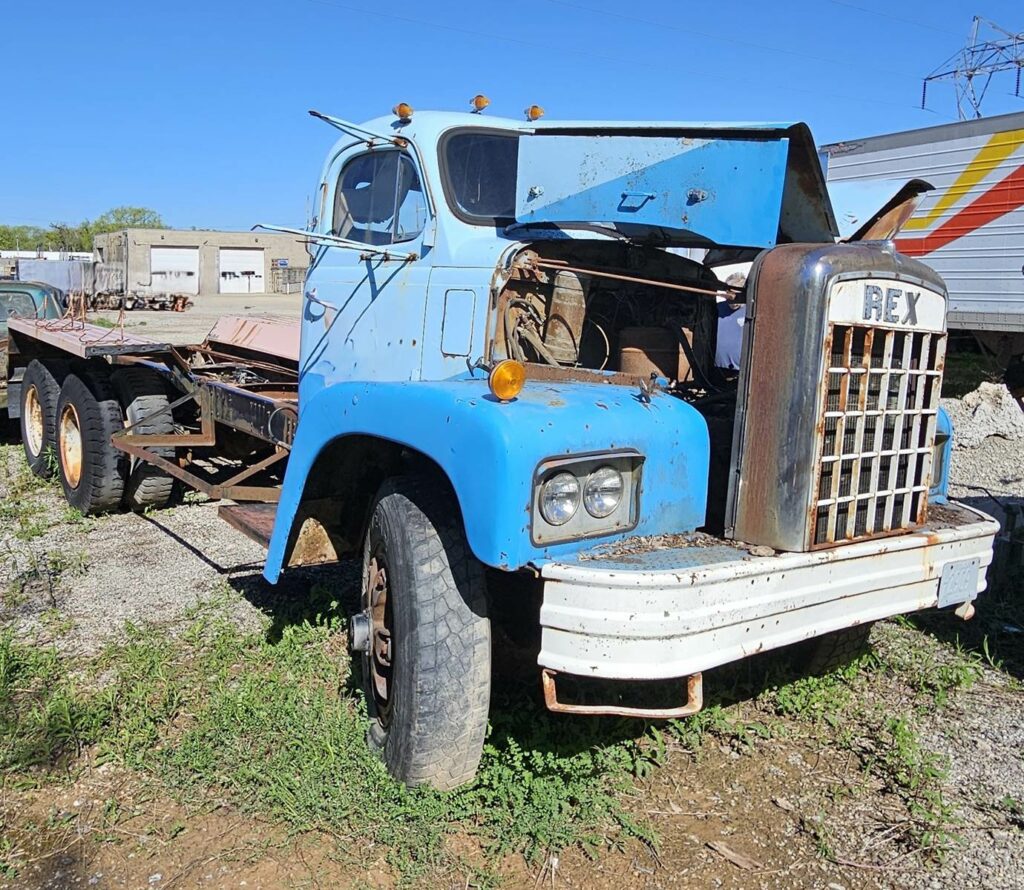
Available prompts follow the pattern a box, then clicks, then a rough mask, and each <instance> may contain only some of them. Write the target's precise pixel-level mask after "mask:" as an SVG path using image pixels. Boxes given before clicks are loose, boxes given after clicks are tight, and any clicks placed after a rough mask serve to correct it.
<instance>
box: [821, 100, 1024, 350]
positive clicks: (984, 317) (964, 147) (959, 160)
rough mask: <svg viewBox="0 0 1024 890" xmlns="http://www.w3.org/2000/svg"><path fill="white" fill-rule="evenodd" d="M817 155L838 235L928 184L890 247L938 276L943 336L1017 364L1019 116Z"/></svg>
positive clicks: (1022, 320) (1021, 223) (1022, 226)
mask: <svg viewBox="0 0 1024 890" xmlns="http://www.w3.org/2000/svg"><path fill="white" fill-rule="evenodd" d="M820 151H821V157H822V161H823V162H824V163H826V164H827V174H828V186H829V193H830V195H831V196H832V198H833V203H834V205H835V207H836V210H837V214H836V215H837V217H838V222H839V225H840V230H841V234H842V235H843V236H846V235H849V234H850V233H852V232H853V231H855V230H856V229H857V228H858V227H859V226H860V225H861V224H862V223H863V221H864V220H863V219H862V218H861V217H862V216H863V214H862V213H860V212H858V210H857V208H858V207H863V209H864V211H865V212H870V211H871V210H874V209H875V208H877V207H880V206H881V205H882V204H883V203H884V202H885V201H886V200H887V197H890V196H891V195H892V194H895V192H896V191H897V189H898V188H899V187H900V186H902V185H903V184H905V183H906V182H907V181H908V180H913V179H918V180H925V181H926V182H927V183H929V184H931V185H932V186H933V189H932V190H931V191H929V192H926V193H925V194H924V195H923V196H922V198H921V201H920V203H919V204H918V206H917V209H916V211H915V212H914V214H913V215H912V216H911V217H910V219H909V220H907V222H906V223H905V224H904V225H903V228H902V230H901V231H900V233H899V235H898V237H897V238H896V248H897V250H899V252H900V253H902V254H904V255H906V256H912V257H915V258H917V259H920V260H921V261H923V262H924V263H927V264H928V265H929V266H931V267H932V268H933V269H935V271H936V272H938V273H939V274H940V275H941V276H942V278H943V280H944V281H945V282H946V285H947V287H948V288H949V316H948V323H949V327H950V329H951V330H958V329H959V330H964V331H971V332H973V333H974V334H975V336H976V337H977V338H978V339H979V340H980V341H981V342H982V344H983V345H984V346H986V347H987V348H989V349H990V350H991V351H992V352H993V353H995V354H996V355H997V356H998V357H999V359H1000V361H1001V362H1003V363H1004V364H1003V366H1004V367H1006V366H1007V365H1008V364H1010V363H1011V362H1014V361H1015V362H1017V363H1019V362H1020V361H1021V356H1022V354H1024V113H1016V114H1004V115H999V116H997V117H990V118H982V119H980V120H971V121H961V122H958V123H954V124H946V125H943V126H938V127H927V128H925V129H921V130H909V131H906V132H902V133H890V134H888V135H884V136H872V137H869V138H866V139H848V140H845V141H843V142H836V143H834V144H831V145H825V146H822V148H821V150H820ZM844 207H846V208H850V209H849V210H848V211H847V212H845V213H844V212H843V208H844ZM843 229H846V231H843Z"/></svg>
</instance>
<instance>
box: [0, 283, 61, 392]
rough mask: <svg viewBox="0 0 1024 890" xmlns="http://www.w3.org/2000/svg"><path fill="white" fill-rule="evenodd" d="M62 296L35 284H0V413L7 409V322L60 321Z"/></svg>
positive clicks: (53, 288) (49, 286) (52, 288)
mask: <svg viewBox="0 0 1024 890" xmlns="http://www.w3.org/2000/svg"><path fill="white" fill-rule="evenodd" d="M63 306H64V292H63V291H62V290H60V289H59V288H56V287H53V286H52V285H49V284H42V283H41V282H38V281H0V410H3V409H4V408H6V407H7V319H8V318H9V317H10V316H11V315H19V316H21V317H22V318H60V317H61V315H63V314H64V310H63V308H62V307H63Z"/></svg>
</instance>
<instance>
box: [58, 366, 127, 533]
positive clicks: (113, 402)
mask: <svg viewBox="0 0 1024 890" xmlns="http://www.w3.org/2000/svg"><path fill="white" fill-rule="evenodd" d="M123 427H124V420H123V415H122V413H121V405H120V403H119V402H118V400H117V396H116V395H115V394H114V391H113V389H112V388H111V385H110V380H109V378H108V377H107V376H106V375H105V374H102V373H97V372H92V371H83V372H82V373H81V374H68V376H67V377H66V378H65V379H64V385H63V386H62V387H61V390H60V398H59V399H58V400H57V412H56V450H57V477H58V479H59V480H60V484H61V488H62V489H63V490H64V497H65V499H66V500H67V502H68V503H69V504H71V506H72V507H74V508H75V509H77V510H78V511H79V512H80V513H82V514H83V515H85V516H93V515H95V514H97V513H105V512H107V511H110V510H115V509H117V508H118V507H119V506H120V505H121V498H122V497H123V496H124V489H125V482H126V480H127V478H128V460H127V456H126V455H125V454H124V453H123V452H121V451H118V450H117V449H116V448H114V446H113V445H112V444H111V441H110V440H111V437H112V436H113V435H114V433H115V432H117V431H118V430H119V429H123Z"/></svg>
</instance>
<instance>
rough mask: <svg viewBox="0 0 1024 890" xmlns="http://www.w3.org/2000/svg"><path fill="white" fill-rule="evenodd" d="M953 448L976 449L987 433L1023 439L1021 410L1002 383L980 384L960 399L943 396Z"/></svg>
mask: <svg viewBox="0 0 1024 890" xmlns="http://www.w3.org/2000/svg"><path fill="white" fill-rule="evenodd" d="M942 406H943V407H944V408H945V409H946V411H948V412H949V416H950V419H951V420H952V421H953V430H954V433H953V443H954V446H955V447H956V448H977V447H978V446H979V445H981V443H982V442H984V441H985V440H986V439H987V438H989V437H990V436H999V437H1000V438H1002V439H1008V440H1010V441H1011V442H1014V441H1019V440H1024V411H1022V410H1021V406H1020V404H1019V403H1018V402H1017V400H1016V399H1015V398H1014V397H1013V395H1011V393H1010V391H1009V390H1008V389H1007V388H1006V387H1005V386H1004V385H1003V384H1002V383H982V384H981V386H979V387H978V388H977V389H976V390H974V392H969V393H968V394H967V395H965V396H964V397H963V398H962V399H943V400H942Z"/></svg>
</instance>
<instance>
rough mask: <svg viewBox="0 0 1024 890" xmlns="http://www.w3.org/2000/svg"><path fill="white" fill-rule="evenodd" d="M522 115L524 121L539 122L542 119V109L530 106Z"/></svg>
mask: <svg viewBox="0 0 1024 890" xmlns="http://www.w3.org/2000/svg"><path fill="white" fill-rule="evenodd" d="M523 114H525V115H526V119H527V120H528V121H539V120H540V119H541V118H542V117H544V109H543V108H541V107H540V106H539V105H531V106H530V107H529V108H527V109H526V110H525V111H524V112H523Z"/></svg>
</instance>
